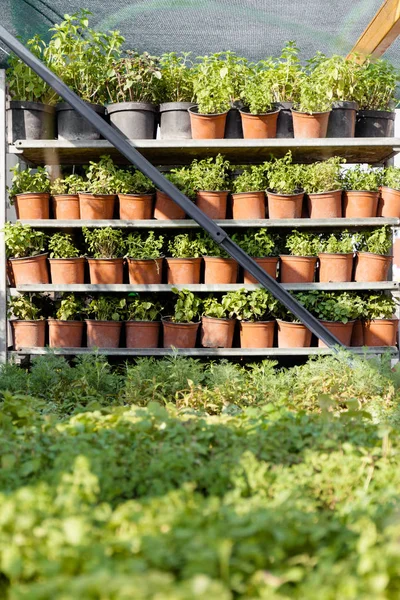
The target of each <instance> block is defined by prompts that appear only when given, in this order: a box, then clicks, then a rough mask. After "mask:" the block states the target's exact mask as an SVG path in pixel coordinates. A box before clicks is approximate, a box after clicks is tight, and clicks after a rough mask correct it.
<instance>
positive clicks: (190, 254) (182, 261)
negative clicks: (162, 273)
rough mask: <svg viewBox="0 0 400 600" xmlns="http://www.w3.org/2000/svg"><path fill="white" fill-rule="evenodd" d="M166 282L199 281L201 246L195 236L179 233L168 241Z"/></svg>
mask: <svg viewBox="0 0 400 600" xmlns="http://www.w3.org/2000/svg"><path fill="white" fill-rule="evenodd" d="M168 252H169V254H170V256H169V257H168V258H166V259H165V260H166V263H167V282H168V283H200V266H201V255H202V252H201V247H200V244H199V241H198V239H197V237H196V236H194V235H191V234H189V233H180V234H179V235H176V236H175V237H173V238H171V239H170V240H169V241H168Z"/></svg>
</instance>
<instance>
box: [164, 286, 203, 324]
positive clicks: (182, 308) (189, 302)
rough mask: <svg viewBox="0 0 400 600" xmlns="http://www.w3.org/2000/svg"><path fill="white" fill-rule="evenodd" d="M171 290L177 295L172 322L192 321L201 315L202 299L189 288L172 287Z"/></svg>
mask: <svg viewBox="0 0 400 600" xmlns="http://www.w3.org/2000/svg"><path fill="white" fill-rule="evenodd" d="M172 292H173V293H174V294H176V295H177V296H178V298H177V300H176V302H175V310H174V314H173V316H172V317H171V321H173V322H174V323H192V322H193V321H194V320H195V319H196V320H197V319H198V318H199V317H200V315H201V310H202V304H203V302H202V300H201V298H199V296H196V295H195V294H193V293H192V292H190V291H189V290H178V289H177V288H172Z"/></svg>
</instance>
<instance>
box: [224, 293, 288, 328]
mask: <svg viewBox="0 0 400 600" xmlns="http://www.w3.org/2000/svg"><path fill="white" fill-rule="evenodd" d="M227 295H228V294H227ZM225 303H226V306H227V310H228V313H229V315H230V316H233V315H235V316H236V318H237V319H239V320H244V321H251V322H254V321H270V320H271V319H273V318H274V314H275V310H276V308H277V306H278V301H277V300H276V299H275V298H274V297H273V296H272V294H270V293H269V292H267V290H264V289H263V288H260V289H257V290H254V291H253V292H249V291H246V290H245V289H244V288H242V289H240V290H238V291H236V292H230V294H229V298H228V299H227V300H225V301H224V299H222V305H223V306H224V305H225Z"/></svg>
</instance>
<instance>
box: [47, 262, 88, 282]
mask: <svg viewBox="0 0 400 600" xmlns="http://www.w3.org/2000/svg"><path fill="white" fill-rule="evenodd" d="M49 263H50V275H51V283H67V284H69V283H85V263H86V258H84V257H79V258H49Z"/></svg>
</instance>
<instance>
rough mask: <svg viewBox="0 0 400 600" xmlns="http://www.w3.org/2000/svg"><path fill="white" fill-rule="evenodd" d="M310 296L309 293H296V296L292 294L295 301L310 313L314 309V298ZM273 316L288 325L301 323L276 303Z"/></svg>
mask: <svg viewBox="0 0 400 600" xmlns="http://www.w3.org/2000/svg"><path fill="white" fill-rule="evenodd" d="M310 294H311V292H298V293H297V294H293V296H294V298H296V300H298V301H299V302H301V304H303V306H304V308H305V309H306V310H308V311H309V312H311V313H312V311H313V309H314V302H315V298H314V296H313V295H310ZM274 315H275V317H276V318H277V319H281V320H282V321H287V322H289V323H301V321H300V320H299V319H298V318H297V317H296V316H295V315H294V314H293V313H292V312H290V310H288V309H287V308H286V307H285V306H284V305H283V304H281V303H280V302H277V304H276V307H275V310H274Z"/></svg>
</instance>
